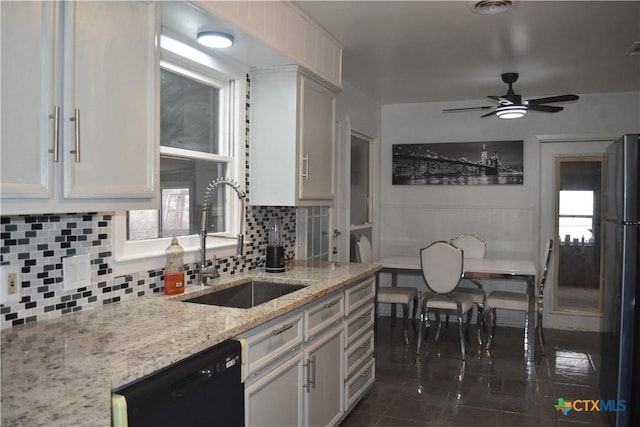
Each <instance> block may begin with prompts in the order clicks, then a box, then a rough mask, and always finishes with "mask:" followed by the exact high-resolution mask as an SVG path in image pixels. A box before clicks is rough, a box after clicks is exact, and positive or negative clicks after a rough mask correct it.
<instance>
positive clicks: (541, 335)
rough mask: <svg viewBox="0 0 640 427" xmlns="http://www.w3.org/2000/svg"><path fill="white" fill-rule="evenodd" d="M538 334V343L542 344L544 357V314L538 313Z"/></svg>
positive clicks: (541, 349) (541, 348) (541, 351)
mask: <svg viewBox="0 0 640 427" xmlns="http://www.w3.org/2000/svg"><path fill="white" fill-rule="evenodd" d="M536 329H537V332H538V343H539V344H540V353H541V354H542V355H543V356H544V355H545V352H544V330H543V329H542V313H538V324H537V325H536Z"/></svg>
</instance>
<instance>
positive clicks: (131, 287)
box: [0, 206, 295, 329]
mask: <svg viewBox="0 0 640 427" xmlns="http://www.w3.org/2000/svg"><path fill="white" fill-rule="evenodd" d="M274 218H278V219H280V221H281V223H282V224H283V240H284V244H285V250H286V253H287V257H289V258H293V257H294V255H295V209H294V208H290V207H273V206H269V207H255V206H252V207H248V208H247V220H246V236H245V242H246V245H247V246H246V251H245V254H246V258H245V259H244V260H242V261H236V260H234V259H233V257H229V258H220V259H218V261H217V263H218V269H219V271H220V274H221V275H227V274H235V273H239V272H243V271H247V270H251V269H253V268H255V267H256V263H258V261H260V259H261V258H262V257H263V256H264V252H265V248H266V246H267V237H268V228H269V222H270V221H271V219H274ZM0 224H1V230H0V239H1V240H2V248H0V264H2V265H12V266H17V267H18V270H19V272H20V277H19V280H20V281H19V283H18V286H19V287H20V291H21V295H22V297H21V300H20V301H19V302H17V303H12V304H6V305H1V306H0V316H1V319H2V322H1V327H2V329H6V328H10V327H12V326H15V325H20V324H24V323H27V322H34V321H36V320H43V319H49V318H53V317H58V316H61V315H63V314H67V313H72V312H76V311H80V310H88V309H92V308H95V307H98V306H101V305H104V304H110V303H114V302H118V301H123V300H125V299H131V298H137V297H140V296H144V295H149V294H153V293H160V292H163V290H164V288H163V270H164V269H159V270H151V271H140V272H138V273H135V274H132V275H126V276H118V277H116V276H114V273H113V268H112V263H113V249H112V240H111V239H112V237H113V221H112V216H111V214H104V213H87V214H64V215H37V216H31V215H19V216H5V217H2V218H1V220H0ZM87 253H88V254H89V256H90V263H91V281H90V282H89V283H86V285H84V286H82V287H80V288H78V289H76V290H72V291H65V290H64V289H63V285H64V284H63V281H64V277H63V275H62V259H63V258H64V257H67V256H71V255H81V254H87ZM197 267H198V265H197V264H187V265H185V266H184V269H185V272H186V277H187V282H188V283H194V281H196V280H197V274H196V271H197Z"/></svg>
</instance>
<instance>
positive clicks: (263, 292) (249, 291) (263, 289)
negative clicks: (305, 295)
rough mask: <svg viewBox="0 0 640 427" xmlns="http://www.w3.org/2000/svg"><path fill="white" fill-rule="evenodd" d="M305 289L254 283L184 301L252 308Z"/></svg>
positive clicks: (275, 283)
mask: <svg viewBox="0 0 640 427" xmlns="http://www.w3.org/2000/svg"><path fill="white" fill-rule="evenodd" d="M304 287H305V286H304V285H296V284H292V283H277V282H266V281H253V282H248V283H243V284H240V285H238V286H233V287H231V288H226V289H221V290H219V291H215V292H211V293H209V294H206V295H201V296H199V297H195V298H190V299H186V300H183V301H184V302H193V303H197V304H206V305H218V306H222V307H234V308H251V307H255V306H256V305H260V304H262V303H265V302H267V301H271V300H272V299H275V298H278V297H281V296H283V295H287V294H290V293H291V292H295V291H297V290H298V289H302V288H304Z"/></svg>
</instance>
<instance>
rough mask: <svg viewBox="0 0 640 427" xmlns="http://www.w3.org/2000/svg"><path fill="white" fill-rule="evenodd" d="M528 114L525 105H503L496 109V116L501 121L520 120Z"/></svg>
mask: <svg viewBox="0 0 640 427" xmlns="http://www.w3.org/2000/svg"><path fill="white" fill-rule="evenodd" d="M525 114H527V107H525V106H524V105H503V106H501V107H498V108H496V116H498V118H500V119H519V118H520V117H522V116H524V115H525Z"/></svg>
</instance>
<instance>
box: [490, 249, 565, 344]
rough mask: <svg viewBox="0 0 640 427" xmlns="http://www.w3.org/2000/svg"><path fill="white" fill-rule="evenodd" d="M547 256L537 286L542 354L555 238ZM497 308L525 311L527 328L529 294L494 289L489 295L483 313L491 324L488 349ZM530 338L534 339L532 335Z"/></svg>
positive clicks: (493, 332) (537, 320) (537, 316)
mask: <svg viewBox="0 0 640 427" xmlns="http://www.w3.org/2000/svg"><path fill="white" fill-rule="evenodd" d="M545 252H546V257H544V256H543V259H545V262H544V264H543V266H542V274H541V275H540V280H539V282H538V287H537V295H536V319H534V321H535V322H536V330H537V334H536V335H537V336H538V341H539V342H540V349H541V352H542V354H543V355H544V354H545V353H544V342H545V340H544V332H543V327H542V314H543V311H544V307H543V300H544V285H545V282H546V281H547V273H548V271H549V265H550V263H551V255H552V253H553V239H551V240H549V243H548V244H547V249H546V251H545ZM496 309H502V310H511V311H522V312H524V313H525V320H524V327H525V328H526V327H527V325H528V324H529V321H530V319H529V295H527V294H526V293H520V292H508V291H492V292H491V293H490V294H489V296H488V297H487V305H486V307H485V311H484V315H483V319H482V320H483V324H484V325H485V326H486V325H490V326H491V327H490V333H489V334H488V336H487V343H486V347H485V348H486V349H487V350H488V349H489V347H490V346H491V342H492V341H493V335H494V334H495V331H496V325H497V319H496ZM488 321H489V322H488ZM530 339H534V338H533V337H531V338H530Z"/></svg>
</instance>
